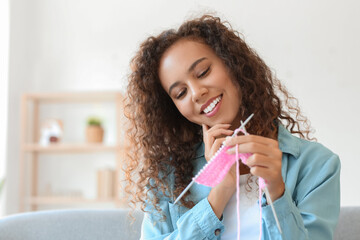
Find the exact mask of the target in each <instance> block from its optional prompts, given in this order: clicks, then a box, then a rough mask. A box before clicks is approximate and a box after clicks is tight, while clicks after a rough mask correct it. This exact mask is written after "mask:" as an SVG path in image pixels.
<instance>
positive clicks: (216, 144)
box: [202, 124, 249, 192]
mask: <svg viewBox="0 0 360 240" xmlns="http://www.w3.org/2000/svg"><path fill="white" fill-rule="evenodd" d="M202 126H203V141H204V143H205V159H206V160H207V161H209V160H210V159H211V157H212V156H213V155H214V154H215V153H216V152H217V151H218V150H219V148H220V147H221V144H222V143H223V142H224V141H225V139H226V138H225V137H229V136H231V135H232V134H233V132H234V131H232V130H229V129H228V128H229V127H230V126H231V125H230V124H216V125H214V126H213V127H211V128H209V127H208V126H206V125H204V124H203V125H202ZM240 169H241V173H249V169H248V167H247V166H245V165H243V164H242V163H240ZM215 188H217V189H218V190H224V191H229V192H234V191H235V190H236V164H234V165H233V166H232V167H231V168H230V170H229V172H228V173H227V174H226V176H225V177H224V179H223V180H222V181H221V183H219V184H218V185H217V186H216V187H215Z"/></svg>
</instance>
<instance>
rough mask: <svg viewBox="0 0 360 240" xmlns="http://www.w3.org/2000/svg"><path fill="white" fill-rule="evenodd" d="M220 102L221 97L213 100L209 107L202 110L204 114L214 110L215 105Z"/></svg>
mask: <svg viewBox="0 0 360 240" xmlns="http://www.w3.org/2000/svg"><path fill="white" fill-rule="evenodd" d="M220 100H221V96H218V97H217V98H216V99H214V101H213V102H212V103H210V104H209V106H207V108H205V109H204V113H209V112H211V111H212V110H213V109H214V107H215V106H216V104H217V103H218V102H220Z"/></svg>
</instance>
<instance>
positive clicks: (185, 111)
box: [176, 104, 197, 123]
mask: <svg viewBox="0 0 360 240" xmlns="http://www.w3.org/2000/svg"><path fill="white" fill-rule="evenodd" d="M176 107H177V109H178V110H179V112H180V113H181V115H183V116H184V117H185V118H186V119H187V120H189V121H190V122H193V123H197V122H196V118H195V114H194V112H193V109H192V108H191V106H188V105H186V104H176Z"/></svg>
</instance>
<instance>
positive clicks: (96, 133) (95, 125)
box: [86, 117, 104, 143]
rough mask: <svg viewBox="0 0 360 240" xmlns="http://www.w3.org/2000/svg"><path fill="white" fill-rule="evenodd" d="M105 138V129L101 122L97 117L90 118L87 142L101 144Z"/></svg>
mask: <svg viewBox="0 0 360 240" xmlns="http://www.w3.org/2000/svg"><path fill="white" fill-rule="evenodd" d="M103 137H104V129H103V128H102V126H101V120H100V119H99V118H97V117H90V118H88V120H87V128H86V140H87V142H89V143H101V142H102V141H103Z"/></svg>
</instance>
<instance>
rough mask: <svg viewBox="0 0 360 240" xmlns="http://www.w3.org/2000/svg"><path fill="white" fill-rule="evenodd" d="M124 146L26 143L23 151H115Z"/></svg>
mask: <svg viewBox="0 0 360 240" xmlns="http://www.w3.org/2000/svg"><path fill="white" fill-rule="evenodd" d="M122 149H123V147H122V146H120V145H118V146H116V145H104V144H96V143H94V144H89V143H78V144H71V143H59V144H50V145H49V146H42V145H40V144H25V145H24V146H23V151H25V152H38V153H87V152H115V151H121V150H122Z"/></svg>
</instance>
